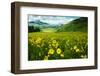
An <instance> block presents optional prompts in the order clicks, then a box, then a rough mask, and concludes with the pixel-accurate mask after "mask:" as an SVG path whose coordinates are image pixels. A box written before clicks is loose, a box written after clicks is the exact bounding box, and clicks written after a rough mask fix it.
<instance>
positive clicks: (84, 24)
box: [57, 17, 88, 32]
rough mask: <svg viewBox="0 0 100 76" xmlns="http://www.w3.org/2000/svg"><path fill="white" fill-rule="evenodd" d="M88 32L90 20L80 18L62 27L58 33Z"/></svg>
mask: <svg viewBox="0 0 100 76" xmlns="http://www.w3.org/2000/svg"><path fill="white" fill-rule="evenodd" d="M66 31H67V32H77V31H79V32H87V31H88V18H87V17H80V18H78V19H75V20H73V21H71V22H69V23H68V24H63V25H61V26H60V27H59V28H58V30H57V32H66Z"/></svg>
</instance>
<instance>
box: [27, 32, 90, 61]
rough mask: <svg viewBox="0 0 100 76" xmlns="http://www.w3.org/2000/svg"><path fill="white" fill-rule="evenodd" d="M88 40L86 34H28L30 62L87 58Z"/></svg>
mask: <svg viewBox="0 0 100 76" xmlns="http://www.w3.org/2000/svg"><path fill="white" fill-rule="evenodd" d="M87 39H88V38H87V33H85V32H59V33H58V32H55V33H54V32H48V33H43V32H35V33H28V60H30V61H31V60H55V59H79V58H87V57H88V41H87Z"/></svg>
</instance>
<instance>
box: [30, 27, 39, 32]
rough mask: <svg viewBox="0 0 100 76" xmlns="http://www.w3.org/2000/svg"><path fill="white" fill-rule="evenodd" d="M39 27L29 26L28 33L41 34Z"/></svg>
mask: <svg viewBox="0 0 100 76" xmlns="http://www.w3.org/2000/svg"><path fill="white" fill-rule="evenodd" d="M40 31H41V30H40V28H39V27H34V26H28V32H40Z"/></svg>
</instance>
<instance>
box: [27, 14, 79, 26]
mask: <svg viewBox="0 0 100 76" xmlns="http://www.w3.org/2000/svg"><path fill="white" fill-rule="evenodd" d="M77 18H79V17H78V16H45V15H29V16H28V21H29V22H30V21H37V20H40V21H41V22H45V23H48V24H51V25H58V24H67V23H68V22H70V21H72V20H75V19H77Z"/></svg>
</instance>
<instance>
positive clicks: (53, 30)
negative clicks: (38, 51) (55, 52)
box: [41, 28, 56, 32]
mask: <svg viewBox="0 0 100 76" xmlns="http://www.w3.org/2000/svg"><path fill="white" fill-rule="evenodd" d="M41 32H56V29H55V28H45V29H41Z"/></svg>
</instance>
